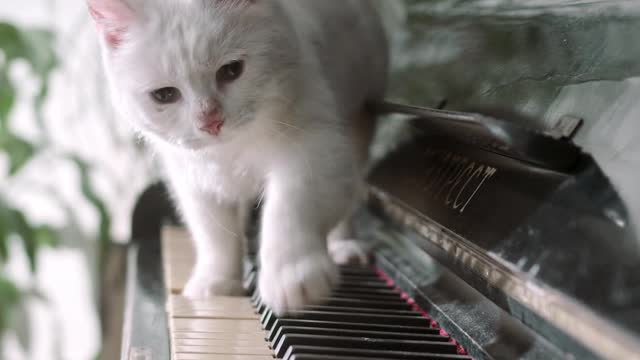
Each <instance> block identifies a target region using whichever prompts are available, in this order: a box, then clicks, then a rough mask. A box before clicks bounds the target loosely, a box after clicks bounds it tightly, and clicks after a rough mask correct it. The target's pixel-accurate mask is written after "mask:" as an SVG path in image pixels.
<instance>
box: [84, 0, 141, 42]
mask: <svg viewBox="0 0 640 360" xmlns="http://www.w3.org/2000/svg"><path fill="white" fill-rule="evenodd" d="M87 5H88V6H89V13H90V14H91V17H93V20H94V21H95V23H96V27H97V28H98V32H99V33H100V35H101V36H102V37H103V39H104V41H105V44H106V45H107V46H108V47H109V48H111V49H115V48H117V47H118V46H119V45H120V44H121V43H122V40H123V37H124V35H125V33H126V31H127V28H128V27H129V26H130V25H131V23H132V22H133V21H134V19H135V13H134V11H133V9H132V8H131V6H130V5H129V4H128V1H127V0H87Z"/></svg>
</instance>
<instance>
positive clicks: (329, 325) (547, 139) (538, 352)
mask: <svg viewBox="0 0 640 360" xmlns="http://www.w3.org/2000/svg"><path fill="white" fill-rule="evenodd" d="M378 110H379V111H381V112H394V113H404V114H409V115H411V116H410V117H409V118H408V119H403V120H400V119H397V120H388V121H406V125H408V126H410V127H411V129H412V134H413V136H411V137H410V138H408V139H406V140H405V141H404V142H403V143H401V144H398V145H397V147H395V148H394V149H392V150H390V151H389V153H388V154H387V155H386V156H384V157H383V158H381V159H380V160H379V161H377V163H376V164H375V165H374V166H373V168H372V170H371V171H370V174H369V177H368V179H367V194H366V196H365V197H364V198H363V199H362V202H361V207H360V209H359V210H358V212H357V214H356V215H355V219H354V221H355V222H356V225H357V226H356V228H357V234H358V238H359V239H362V240H363V241H366V242H368V243H369V245H370V247H371V248H372V249H373V253H372V257H373V260H372V261H373V263H372V265H371V266H370V267H365V268H355V267H345V268H343V269H342V275H343V279H342V282H341V285H340V286H339V287H338V288H337V289H335V291H334V293H333V294H332V296H331V297H329V298H327V299H326V302H325V304H323V305H318V306H310V307H308V308H306V309H305V310H303V311H299V312H295V313H292V314H289V315H287V316H285V317H281V318H278V317H277V316H275V314H272V313H271V311H270V310H269V309H268V308H267V307H265V306H264V304H262V303H261V301H260V295H259V293H258V292H257V291H256V290H255V279H256V276H257V274H258V272H259V269H258V268H257V267H256V265H255V263H254V262H253V261H252V257H251V256H248V258H247V262H246V287H247V289H248V294H249V296H248V297H246V298H226V297H219V298H213V299H211V300H210V301H200V302H193V301H188V300H186V299H185V298H183V297H182V296H180V291H181V289H182V287H183V286H184V283H185V281H186V279H187V277H188V275H189V271H190V270H191V266H192V264H193V259H194V258H193V253H192V249H191V245H190V241H189V239H188V235H186V232H185V230H184V229H183V228H181V227H180V226H179V225H176V222H175V221H174V222H172V221H171V219H172V218H175V217H174V216H173V215H172V211H171V209H172V207H171V205H170V204H169V201H168V196H167V194H166V193H165V189H164V187H163V186H162V185H156V186H154V187H152V188H150V189H149V190H148V191H147V192H146V193H145V194H143V195H142V197H141V198H140V202H139V204H138V206H137V208H136V212H135V215H134V229H133V238H134V240H135V241H136V242H135V243H136V247H135V249H134V250H132V252H131V258H130V262H129V269H130V272H129V275H130V276H129V277H128V291H127V296H128V300H127V313H126V316H125V318H126V331H125V334H124V341H123V353H122V357H123V359H131V360H134V359H135V360H152V359H173V360H204V359H247V360H253V359H255V360H258V359H271V358H273V357H275V358H282V359H297V360H302V359H327V360H329V359H331V360H339V359H344V360H350V359H398V360H400V359H471V358H473V359H563V358H575V359H598V358H605V359H635V358H640V337H639V335H640V321H638V320H639V319H640V317H639V315H640V314H639V313H638V311H639V310H640V293H639V292H638V289H640V261H639V260H640V247H639V244H640V243H639V242H638V240H639V238H638V236H637V234H636V233H635V231H634V228H633V227H632V226H631V225H630V221H629V217H628V213H627V211H626V207H625V204H624V202H623V201H622V199H621V198H620V197H619V196H618V193H617V192H616V191H615V188H614V187H613V186H612V185H611V183H610V182H609V180H608V178H607V177H606V176H605V175H604V173H603V172H602V171H601V169H600V168H599V166H598V164H597V163H596V162H595V161H594V160H593V158H592V157H591V156H590V155H589V154H587V153H585V152H583V151H582V150H581V149H580V148H579V147H577V146H576V145H575V144H574V143H573V142H572V140H571V138H572V136H574V135H575V132H576V131H577V130H578V129H579V126H580V119H577V118H570V119H563V120H562V121H560V122H559V123H558V126H557V127H555V128H553V129H552V130H551V131H547V132H541V131H534V130H529V129H526V128H523V127H520V126H519V125H515V124H514V123H513V122H508V121H504V120H500V119H495V118H490V117H486V116H483V115H478V114H475V113H459V112H449V111H442V110H433V109H424V108H417V107H405V106H399V105H394V104H386V103H385V104H380V106H379V109H378ZM254 232H255V231H254ZM250 253H251V254H255V248H254V249H253V251H250Z"/></svg>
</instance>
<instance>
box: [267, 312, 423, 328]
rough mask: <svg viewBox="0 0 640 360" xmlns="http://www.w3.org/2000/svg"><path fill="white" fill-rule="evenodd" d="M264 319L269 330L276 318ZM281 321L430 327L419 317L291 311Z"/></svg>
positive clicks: (272, 316)
mask: <svg viewBox="0 0 640 360" xmlns="http://www.w3.org/2000/svg"><path fill="white" fill-rule="evenodd" d="M267 313H270V315H269V316H266V317H265V321H264V322H263V323H262V324H263V325H262V326H264V328H265V329H266V330H267V331H269V330H271V328H272V326H273V323H274V322H275V320H276V316H275V315H274V314H272V313H271V311H267V312H265V314H267ZM282 318H283V319H296V318H298V319H302V318H303V319H305V320H316V321H338V322H354V323H365V324H385V325H403V326H418V327H420V326H421V327H426V328H428V327H430V325H431V323H430V321H429V319H427V318H424V317H422V316H420V315H416V316H406V315H380V314H349V313H340V312H330V311H292V312H290V313H289V314H287V315H285V316H282Z"/></svg>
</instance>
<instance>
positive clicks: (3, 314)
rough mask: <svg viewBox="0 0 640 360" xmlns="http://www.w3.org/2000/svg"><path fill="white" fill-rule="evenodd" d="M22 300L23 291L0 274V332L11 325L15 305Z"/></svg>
mask: <svg viewBox="0 0 640 360" xmlns="http://www.w3.org/2000/svg"><path fill="white" fill-rule="evenodd" d="M21 300H22V293H21V292H20V290H18V288H17V287H16V286H15V285H14V284H13V283H12V282H11V281H9V279H7V278H6V277H4V276H3V275H2V274H0V334H2V333H3V332H4V331H5V330H6V329H7V327H8V326H9V319H10V318H11V313H12V311H13V309H14V308H15V306H16V305H17V304H19V303H20V301H21Z"/></svg>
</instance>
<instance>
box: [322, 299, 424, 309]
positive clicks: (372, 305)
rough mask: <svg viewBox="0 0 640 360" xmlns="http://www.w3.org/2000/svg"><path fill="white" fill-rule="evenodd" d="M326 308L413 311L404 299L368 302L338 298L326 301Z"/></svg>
mask: <svg viewBox="0 0 640 360" xmlns="http://www.w3.org/2000/svg"><path fill="white" fill-rule="evenodd" d="M326 306H339V307H363V308H369V309H389V310H412V307H411V305H409V304H407V302H406V301H403V300H402V299H399V298H398V299H396V300H393V301H391V300H366V299H360V298H336V297H330V298H328V299H327V301H326Z"/></svg>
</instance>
